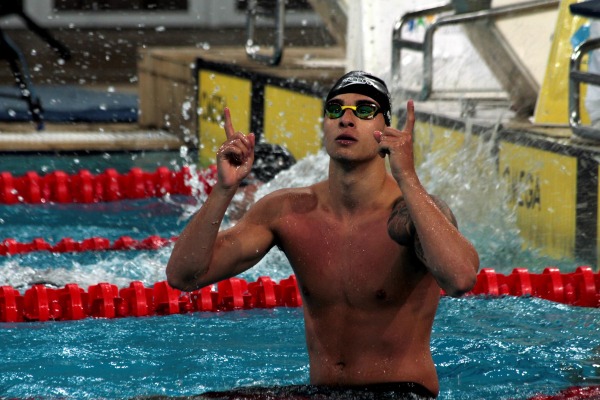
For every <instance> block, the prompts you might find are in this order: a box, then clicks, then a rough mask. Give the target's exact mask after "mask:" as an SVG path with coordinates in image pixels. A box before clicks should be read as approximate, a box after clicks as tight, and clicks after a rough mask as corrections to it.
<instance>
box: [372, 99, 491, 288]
mask: <svg viewBox="0 0 600 400" xmlns="http://www.w3.org/2000/svg"><path fill="white" fill-rule="evenodd" d="M414 122H415V116H414V105H413V102H412V101H409V102H408V104H407V122H406V125H405V126H404V129H403V130H402V131H399V130H397V129H394V128H390V127H387V128H385V130H384V131H383V132H378V133H376V134H375V138H376V139H377V140H378V141H379V145H380V151H381V153H382V154H388V155H389V157H390V167H391V172H392V175H393V176H394V178H395V179H396V182H398V186H399V187H400V190H401V191H402V200H401V201H399V202H397V203H396V205H395V210H394V212H393V214H396V215H397V217H402V218H401V219H400V220H398V221H395V222H393V221H392V218H393V217H394V215H392V218H391V219H390V223H388V229H389V228H391V229H392V231H393V230H395V229H396V230H397V231H396V232H397V236H398V238H406V237H407V235H408V237H412V238H413V239H414V240H413V245H414V246H415V251H416V253H417V255H418V257H419V259H420V260H421V261H422V262H423V264H424V265H425V266H426V267H427V269H428V270H429V271H430V272H431V274H432V275H433V276H434V277H435V279H436V281H437V282H438V284H439V285H440V287H441V288H442V289H443V290H444V291H445V292H446V293H447V294H448V295H450V296H455V297H458V296H460V295H462V294H464V293H466V292H468V291H469V290H471V289H472V288H473V286H474V285H475V282H476V280H477V271H478V269H479V255H478V254H477V251H476V250H475V247H473V245H472V244H471V243H470V242H469V241H468V240H467V239H466V238H465V237H464V236H463V235H462V234H461V233H460V231H459V230H458V228H457V227H456V221H455V220H454V216H453V215H452V212H451V211H450V209H449V208H448V206H447V205H446V204H445V203H443V202H441V201H440V200H439V199H437V200H436V199H435V198H434V197H432V196H430V195H429V193H427V191H426V190H425V188H424V187H423V185H422V184H421V182H420V181H419V177H418V176H417V173H416V171H415V167H414V159H413V150H412V148H413V143H412V132H413V128H414ZM411 230H413V231H414V232H412V234H411V232H410V231H411ZM391 236H392V238H394V236H393V235H391ZM396 240H397V241H398V242H399V243H400V244H406V243H403V241H399V240H398V239H396Z"/></svg>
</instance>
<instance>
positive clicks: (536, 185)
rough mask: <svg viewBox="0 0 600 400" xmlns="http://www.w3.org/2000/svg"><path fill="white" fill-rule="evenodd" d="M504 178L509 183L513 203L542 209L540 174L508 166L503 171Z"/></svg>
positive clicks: (510, 198) (510, 199) (533, 208)
mask: <svg viewBox="0 0 600 400" xmlns="http://www.w3.org/2000/svg"><path fill="white" fill-rule="evenodd" d="M502 178H503V179H504V180H505V181H506V183H507V184H508V188H509V201H510V203H511V204H512V205H514V204H516V205H518V206H519V207H525V208H527V209H528V210H541V209H542V191H541V189H540V177H539V175H538V174H536V173H533V172H531V171H524V170H518V169H511V168H510V166H506V168H504V171H502Z"/></svg>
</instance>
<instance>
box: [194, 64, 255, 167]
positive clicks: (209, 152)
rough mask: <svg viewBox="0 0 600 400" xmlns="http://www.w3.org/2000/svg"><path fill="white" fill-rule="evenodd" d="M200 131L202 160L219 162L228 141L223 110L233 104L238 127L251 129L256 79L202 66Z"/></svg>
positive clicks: (232, 107) (199, 76)
mask: <svg viewBox="0 0 600 400" xmlns="http://www.w3.org/2000/svg"><path fill="white" fill-rule="evenodd" d="M198 82H199V86H198V107H199V109H200V112H199V113H198V114H199V115H198V135H199V147H200V151H199V153H200V154H199V156H200V164H201V165H202V166H207V165H210V164H214V163H215V154H216V152H217V150H218V149H219V147H220V146H221V144H222V143H223V142H224V141H225V131H224V130H223V110H224V109H225V107H229V109H230V110H231V121H232V123H233V127H234V128H235V129H236V131H241V132H244V133H249V130H250V109H251V108H250V106H251V104H250V103H251V95H252V83H251V82H250V80H248V79H243V78H238V77H235V76H232V75H227V74H221V73H216V72H213V71H205V70H200V71H199V73H198Z"/></svg>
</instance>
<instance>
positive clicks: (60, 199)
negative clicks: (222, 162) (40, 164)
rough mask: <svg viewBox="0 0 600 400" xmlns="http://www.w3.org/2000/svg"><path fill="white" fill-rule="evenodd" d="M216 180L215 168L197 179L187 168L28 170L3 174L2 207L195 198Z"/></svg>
mask: <svg viewBox="0 0 600 400" xmlns="http://www.w3.org/2000/svg"><path fill="white" fill-rule="evenodd" d="M215 178H216V167H215V166H210V167H209V168H207V169H205V170H202V171H200V172H199V173H197V176H196V177H195V178H194V177H193V174H192V171H191V170H190V168H189V167H187V166H184V167H182V168H181V170H179V171H171V170H169V169H168V168H167V167H158V168H157V169H156V170H155V171H154V172H148V171H143V170H142V169H141V168H137V167H134V168H131V169H130V170H129V172H127V173H125V174H122V173H119V172H117V170H116V169H114V168H108V169H106V170H105V171H104V172H102V173H100V174H92V173H91V172H90V171H88V170H86V169H82V170H80V171H78V172H77V173H75V174H67V173H66V172H64V171H60V170H58V171H53V172H50V173H48V174H44V175H39V174H38V173H37V172H35V171H28V172H26V173H25V174H23V175H21V176H13V175H12V174H11V173H10V172H0V204H9V205H10V204H19V203H27V204H40V203H61V204H64V203H101V202H111V201H120V200H131V199H144V198H151V197H163V196H165V195H192V194H193V193H194V190H196V189H195V188H197V190H200V191H203V192H204V193H206V194H208V193H210V191H211V188H212V185H213V184H214V181H215ZM194 179H196V180H197V182H194Z"/></svg>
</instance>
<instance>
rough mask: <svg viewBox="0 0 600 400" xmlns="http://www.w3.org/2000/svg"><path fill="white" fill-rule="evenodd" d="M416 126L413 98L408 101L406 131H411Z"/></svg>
mask: <svg viewBox="0 0 600 400" xmlns="http://www.w3.org/2000/svg"><path fill="white" fill-rule="evenodd" d="M414 127H415V103H414V102H413V101H412V100H408V101H407V102H406V122H405V123H404V131H405V132H411V133H412V131H413V129H414Z"/></svg>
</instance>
